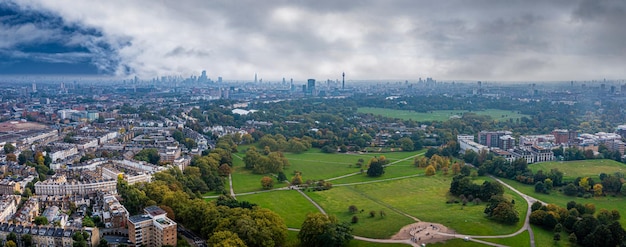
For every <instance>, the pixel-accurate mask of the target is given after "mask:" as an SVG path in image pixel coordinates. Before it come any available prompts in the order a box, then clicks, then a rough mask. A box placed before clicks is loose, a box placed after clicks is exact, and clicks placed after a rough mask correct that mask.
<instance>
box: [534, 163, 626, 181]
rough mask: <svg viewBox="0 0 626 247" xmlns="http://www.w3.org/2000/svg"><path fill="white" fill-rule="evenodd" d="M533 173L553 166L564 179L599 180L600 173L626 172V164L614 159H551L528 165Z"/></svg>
mask: <svg viewBox="0 0 626 247" xmlns="http://www.w3.org/2000/svg"><path fill="white" fill-rule="evenodd" d="M528 168H529V169H531V170H532V171H533V173H535V172H537V171H538V170H543V172H544V174H545V173H546V172H550V170H551V169H553V168H558V169H559V171H561V172H563V179H564V180H574V179H576V178H577V177H585V176H588V177H591V178H593V179H594V180H595V181H599V177H600V173H602V172H604V173H606V174H613V173H615V172H626V165H624V164H622V163H619V162H617V161H614V160H609V159H602V160H575V161H551V162H541V163H536V164H531V165H528Z"/></svg>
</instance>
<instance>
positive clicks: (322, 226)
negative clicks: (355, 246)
mask: <svg viewBox="0 0 626 247" xmlns="http://www.w3.org/2000/svg"><path fill="white" fill-rule="evenodd" d="M352 238H353V236H352V228H350V226H349V225H348V224H347V223H338V222H337V218H335V216H328V215H324V214H322V213H310V214H308V215H307V217H306V219H305V220H304V222H303V223H302V227H300V232H299V233H298V239H300V244H301V245H302V246H304V247H315V246H345V245H347V244H348V243H349V242H350V240H352Z"/></svg>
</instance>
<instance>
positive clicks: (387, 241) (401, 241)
mask: <svg viewBox="0 0 626 247" xmlns="http://www.w3.org/2000/svg"><path fill="white" fill-rule="evenodd" d="M287 230H289V231H292V232H299V231H300V229H298V228H287ZM353 237H354V239H357V240H361V241H366V242H371V243H383V244H408V245H412V246H415V247H419V246H420V245H419V244H416V243H413V242H411V240H409V239H377V238H366V237H360V236H353Z"/></svg>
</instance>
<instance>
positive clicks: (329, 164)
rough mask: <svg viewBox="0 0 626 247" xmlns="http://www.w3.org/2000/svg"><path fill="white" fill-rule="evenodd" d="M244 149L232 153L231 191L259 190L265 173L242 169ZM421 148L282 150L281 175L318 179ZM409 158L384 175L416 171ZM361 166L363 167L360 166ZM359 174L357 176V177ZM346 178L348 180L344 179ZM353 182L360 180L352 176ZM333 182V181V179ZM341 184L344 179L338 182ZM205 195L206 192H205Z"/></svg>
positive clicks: (404, 155) (277, 185)
mask: <svg viewBox="0 0 626 247" xmlns="http://www.w3.org/2000/svg"><path fill="white" fill-rule="evenodd" d="M245 150H246V149H244V148H239V153H237V156H239V157H237V156H233V169H234V170H233V175H232V177H233V189H234V190H235V193H244V192H254V191H260V190H262V188H261V178H263V177H264V176H267V175H260V174H253V173H252V171H250V170H248V169H245V168H244V167H245V164H244V163H243V160H242V159H240V158H243V157H244V156H245ZM424 152H425V151H424V150H420V151H414V152H394V153H385V154H380V153H366V154H341V153H336V154H327V153H322V152H321V151H320V150H319V149H311V150H309V151H307V152H304V153H301V154H293V153H285V157H287V159H289V163H290V164H291V166H290V167H288V168H287V169H285V171H284V172H285V175H286V176H287V179H291V178H292V177H293V172H294V171H300V172H301V173H302V178H303V180H305V181H306V180H314V181H315V180H320V179H329V178H333V177H338V176H342V175H346V174H350V173H354V172H359V171H360V168H356V166H354V164H356V163H357V161H358V160H359V159H363V160H364V161H365V162H364V163H367V162H368V161H369V160H370V159H371V158H372V157H374V156H380V155H384V156H385V157H386V158H387V159H388V160H389V161H390V162H395V161H398V160H401V159H404V158H407V157H411V156H414V155H418V154H423V153H424ZM412 165H413V159H408V160H405V161H401V162H398V163H397V164H394V166H398V167H393V166H392V167H389V168H388V170H389V173H388V174H387V176H386V177H398V176H406V175H410V174H417V173H420V171H418V170H417V169H415V168H413V167H412ZM363 168H364V169H365V167H363ZM359 177H361V176H359ZM346 181H349V180H346ZM355 181H361V180H360V179H356V180H355ZM333 183H336V182H335V181H333ZM342 183H345V182H342ZM284 186H286V184H285V183H276V184H275V185H274V187H275V188H279V187H284ZM207 195H209V194H207Z"/></svg>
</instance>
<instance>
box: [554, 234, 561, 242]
mask: <svg viewBox="0 0 626 247" xmlns="http://www.w3.org/2000/svg"><path fill="white" fill-rule="evenodd" d="M552 239H554V242H558V241H561V233H559V232H555V233H554V237H553V238H552Z"/></svg>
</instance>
